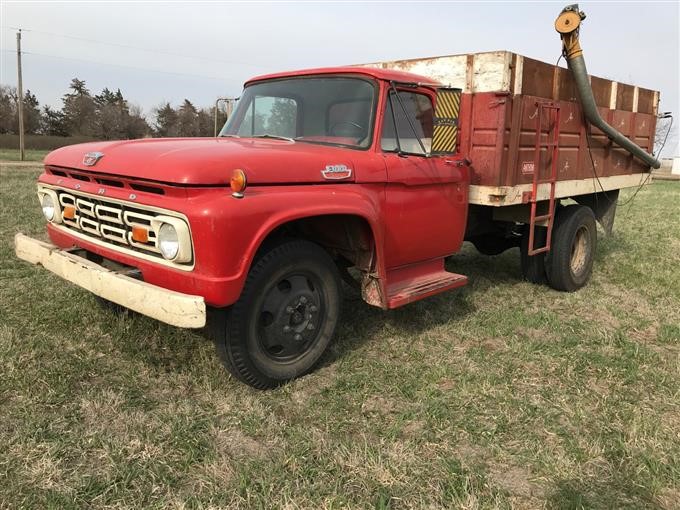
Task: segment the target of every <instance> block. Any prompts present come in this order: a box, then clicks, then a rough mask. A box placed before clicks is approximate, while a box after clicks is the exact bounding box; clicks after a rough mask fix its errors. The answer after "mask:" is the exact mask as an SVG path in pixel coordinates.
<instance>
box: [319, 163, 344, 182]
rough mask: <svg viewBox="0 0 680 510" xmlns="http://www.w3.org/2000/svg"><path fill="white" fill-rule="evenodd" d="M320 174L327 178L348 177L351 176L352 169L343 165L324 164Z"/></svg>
mask: <svg viewBox="0 0 680 510" xmlns="http://www.w3.org/2000/svg"><path fill="white" fill-rule="evenodd" d="M321 175H323V178H324V179H329V180H338V179H349V178H350V177H352V169H351V168H347V167H346V166H345V165H326V169H325V170H321Z"/></svg>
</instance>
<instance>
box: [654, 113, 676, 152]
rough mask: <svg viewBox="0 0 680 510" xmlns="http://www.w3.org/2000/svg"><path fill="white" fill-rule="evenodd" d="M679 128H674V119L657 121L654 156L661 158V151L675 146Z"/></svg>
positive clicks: (668, 118)
mask: <svg viewBox="0 0 680 510" xmlns="http://www.w3.org/2000/svg"><path fill="white" fill-rule="evenodd" d="M676 131H677V128H676V127H675V126H673V118H672V117H666V118H660V119H658V120H657V121H656V131H655V132H654V154H655V155H656V156H660V152H661V149H663V147H664V145H665V146H670V147H672V146H673V141H674V140H675V133H676Z"/></svg>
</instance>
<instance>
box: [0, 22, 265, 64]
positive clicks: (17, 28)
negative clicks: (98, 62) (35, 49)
mask: <svg viewBox="0 0 680 510" xmlns="http://www.w3.org/2000/svg"><path fill="white" fill-rule="evenodd" d="M3 28H8V29H11V30H22V31H24V32H34V33H36V34H43V35H49V36H52V37H62V38H64V39H73V40H76V41H85V42H89V43H95V44H103V45H106V46H115V47H118V48H126V49H132V50H138V51H146V52H148V53H156V54H161V55H169V56H171V57H181V58H190V59H193V60H203V61H206V62H216V63H220V64H238V65H244V66H249V67H253V68H256V69H262V68H263V66H261V65H257V64H252V63H249V62H240V61H236V60H220V59H214V58H209V57H205V56H199V55H187V54H182V53H174V52H171V51H165V50H157V49H153V48H143V47H141V46H133V45H130V44H121V43H115V42H108V41H101V40H98V39H89V38H86V37H80V36H75V35H67V34H57V33H55V32H45V31H43V30H35V29H32V28H20V27H9V26H4V27H3Z"/></svg>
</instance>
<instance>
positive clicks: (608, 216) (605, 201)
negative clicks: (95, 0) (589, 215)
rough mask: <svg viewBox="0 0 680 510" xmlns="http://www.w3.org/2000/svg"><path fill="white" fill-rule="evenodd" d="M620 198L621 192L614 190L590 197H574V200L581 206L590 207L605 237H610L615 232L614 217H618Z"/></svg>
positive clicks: (593, 194)
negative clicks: (617, 206)
mask: <svg viewBox="0 0 680 510" xmlns="http://www.w3.org/2000/svg"><path fill="white" fill-rule="evenodd" d="M618 198H619V190H617V189H613V190H611V191H603V192H601V193H592V194H590V195H579V196H576V197H574V200H575V201H576V202H577V203H579V204H581V205H585V206H588V207H590V208H591V209H592V211H593V213H594V214H595V219H596V220H597V222H598V223H599V224H600V226H602V229H603V230H604V233H605V235H607V236H610V235H611V234H612V231H613V230H614V216H615V215H616V201H617V200H618Z"/></svg>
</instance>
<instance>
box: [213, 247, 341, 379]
mask: <svg viewBox="0 0 680 510" xmlns="http://www.w3.org/2000/svg"><path fill="white" fill-rule="evenodd" d="M339 313H340V279H339V275H338V271H337V268H336V266H335V264H334V262H333V260H332V259H331V258H330V256H329V255H328V254H327V253H326V252H325V251H324V250H323V249H322V248H321V247H320V246H318V245H316V244H313V243H311V242H308V241H297V240H296V241H288V242H284V243H283V244H280V245H278V246H276V247H274V248H272V249H270V251H269V252H267V253H266V254H264V255H263V256H262V257H260V258H259V259H258V260H257V261H256V262H255V264H254V265H253V267H252V268H251V270H250V273H249V274H248V278H247V280H246V283H245V286H244V288H243V292H242V293H241V297H240V298H239V300H238V301H237V302H236V303H234V305H233V306H232V307H231V309H229V310H228V311H226V312H225V314H226V317H225V318H226V321H225V322H223V323H222V324H221V325H220V324H219V323H218V326H217V331H216V332H215V340H216V346H217V352H218V354H219V355H220V358H221V359H222V362H223V363H224V365H225V366H226V368H227V369H228V370H229V372H231V374H232V375H234V376H235V377H236V378H238V379H239V380H241V381H243V382H245V383H246V384H249V385H250V386H253V387H255V388H259V389H268V388H273V387H276V386H278V385H280V384H282V383H285V382H286V381H289V380H291V379H294V378H296V377H299V376H301V375H304V374H305V373H307V372H309V371H310V370H312V369H313V368H314V366H315V365H316V363H317V362H318V361H319V359H320V358H321V355H322V354H323V353H324V351H325V350H326V348H327V347H328V345H329V343H330V341H331V338H332V336H333V333H334V331H335V326H336V324H337V322H338V316H339Z"/></svg>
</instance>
